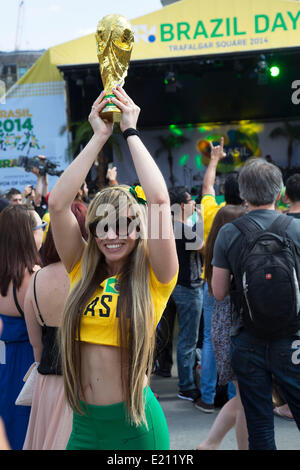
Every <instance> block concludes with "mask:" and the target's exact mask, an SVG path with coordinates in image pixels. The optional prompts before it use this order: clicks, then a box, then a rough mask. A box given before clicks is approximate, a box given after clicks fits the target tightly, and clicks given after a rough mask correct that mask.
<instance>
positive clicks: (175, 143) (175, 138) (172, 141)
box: [155, 134, 188, 187]
mask: <svg viewBox="0 0 300 470" xmlns="http://www.w3.org/2000/svg"><path fill="white" fill-rule="evenodd" d="M158 139H159V141H160V143H161V146H160V147H159V148H158V149H157V150H156V152H155V156H156V157H159V155H160V154H161V153H163V152H166V153H167V155H168V164H169V171H170V176H169V179H170V183H171V186H172V187H174V186H175V180H176V178H175V176H174V172H173V163H174V159H173V151H174V149H176V148H178V147H180V146H181V145H182V144H184V143H185V142H187V141H188V139H187V138H186V137H184V135H173V134H169V135H168V136H162V135H161V136H159V137H158Z"/></svg>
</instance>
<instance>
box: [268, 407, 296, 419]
mask: <svg viewBox="0 0 300 470" xmlns="http://www.w3.org/2000/svg"><path fill="white" fill-rule="evenodd" d="M273 413H274V415H275V416H278V417H279V418H283V419H287V420H288V421H294V418H293V417H291V416H288V415H286V414H284V413H282V412H281V411H280V407H275V408H274V410H273Z"/></svg>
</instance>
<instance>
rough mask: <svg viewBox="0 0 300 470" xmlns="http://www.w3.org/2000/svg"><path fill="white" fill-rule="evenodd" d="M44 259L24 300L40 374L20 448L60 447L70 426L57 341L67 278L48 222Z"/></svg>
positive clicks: (80, 214)
mask: <svg viewBox="0 0 300 470" xmlns="http://www.w3.org/2000/svg"><path fill="white" fill-rule="evenodd" d="M78 204H80V203H76V202H74V203H73V205H72V212H73V214H74V215H75V217H76V218H77V221H78V224H79V226H80V228H81V233H82V236H83V237H85V236H86V232H85V228H84V219H85V214H86V207H85V206H83V208H82V207H81V206H82V204H81V205H80V207H78ZM43 261H44V268H43V269H41V270H40V271H39V272H38V273H37V275H36V276H35V277H34V278H33V279H32V281H31V283H30V285H29V288H28V291H27V295H26V299H25V319H26V323H27V328H28V333H29V338H30V342H31V344H32V346H33V351H34V359H35V361H36V362H39V367H38V372H39V374H38V378H37V382H36V386H35V391H34V396H33V402H32V407H31V414H30V420H29V425H28V429H27V434H26V439H25V443H24V447H23V450H63V449H65V448H66V445H67V442H68V439H69V437H70V433H71V429H72V410H71V408H70V407H69V405H68V404H67V402H66V400H65V396H64V387H63V379H62V371H61V358H60V353H59V347H58V343H57V329H58V327H59V326H60V322H61V316H62V312H63V308H64V304H65V300H66V298H67V295H68V293H69V289H70V281H69V277H68V275H67V273H66V270H65V268H64V265H63V264H62V262H61V260H60V258H59V256H58V253H57V251H56V248H55V244H54V241H53V236H52V230H51V225H50V228H49V230H48V233H47V237H46V240H45V243H44V245H43Z"/></svg>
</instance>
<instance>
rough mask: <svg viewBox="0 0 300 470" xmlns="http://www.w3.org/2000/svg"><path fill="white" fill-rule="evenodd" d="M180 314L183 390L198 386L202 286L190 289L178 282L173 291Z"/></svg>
mask: <svg viewBox="0 0 300 470" xmlns="http://www.w3.org/2000/svg"><path fill="white" fill-rule="evenodd" d="M172 296H173V299H174V300H175V303H176V308H177V315H178V327H179V331H178V341H177V367H178V379H179V383H178V387H179V390H181V391H187V390H193V389H195V388H197V386H196V384H195V378H194V365H195V358H196V346H197V341H198V335H199V326H200V318H201V312H202V300H203V290H202V287H197V288H194V289H192V288H191V289H189V288H187V287H184V286H181V285H179V284H177V286H176V287H175V289H174V291H173V293H172Z"/></svg>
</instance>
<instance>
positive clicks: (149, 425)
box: [49, 86, 178, 450]
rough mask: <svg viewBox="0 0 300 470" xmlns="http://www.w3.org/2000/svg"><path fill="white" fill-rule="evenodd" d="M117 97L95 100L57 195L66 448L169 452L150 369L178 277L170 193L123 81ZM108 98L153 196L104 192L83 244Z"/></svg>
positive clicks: (106, 131)
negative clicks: (82, 142)
mask: <svg viewBox="0 0 300 470" xmlns="http://www.w3.org/2000/svg"><path fill="white" fill-rule="evenodd" d="M114 94H115V96H116V98H109V99H105V92H102V93H101V94H100V96H99V97H98V98H97V100H96V101H95V102H94V104H93V106H92V110H91V113H90V116H89V122H90V124H91V126H92V128H93V131H94V134H93V137H92V138H91V140H90V141H89V142H88V144H87V145H86V147H85V148H84V149H83V150H82V152H81V153H80V155H78V157H77V158H76V159H75V160H73V162H72V163H71V165H70V166H69V167H68V168H67V169H66V170H65V171H64V173H63V174H62V175H61V177H60V178H59V180H58V182H57V183H56V185H55V187H54V188H53V190H52V191H51V194H50V198H49V209H50V217H51V226H52V230H53V236H54V240H55V244H56V248H57V251H58V253H59V255H60V258H61V260H62V261H63V263H64V265H65V268H66V270H67V272H68V273H69V275H70V280H71V291H70V295H69V297H68V299H67V302H66V305H65V310H64V314H63V321H62V326H61V335H60V341H61V351H62V364H63V376H64V383H65V391H66V397H67V400H68V402H69V404H70V405H71V407H72V408H73V410H74V414H73V430H72V433H71V436H70V440H69V443H68V445H67V450H81V449H82V450H83V449H96V450H102V449H104V450H105V449H106V450H112V449H113V450H126V449H128V450H129V449H130V450H139V449H143V450H144V449H149V450H153V449H154V450H155V449H166V450H167V449H168V448H169V435H168V428H167V423H166V420H165V417H164V414H163V411H162V408H161V406H160V404H159V403H158V401H157V399H156V398H155V396H154V394H153V393H152V391H151V390H150V388H149V374H150V373H151V370H152V357H153V352H154V342H155V329H156V326H157V323H158V321H159V320H160V317H161V315H162V313H163V311H164V309H165V306H166V304H167V301H168V299H169V297H170V295H171V293H172V290H173V288H174V287H175V285H176V281H177V277H178V259H177V253H176V244H175V238H174V233H173V228H172V220H171V209H170V200H169V194H168V190H167V186H166V183H165V181H164V178H163V176H162V174H161V172H160V170H159V168H158V167H157V165H156V163H155V162H154V160H153V158H152V157H151V155H150V154H149V152H148V150H147V149H146V147H145V146H144V144H143V143H142V141H141V138H140V134H139V132H138V131H137V130H136V125H137V120H138V116H139V113H140V108H139V107H138V106H137V105H136V104H135V103H134V102H133V101H132V99H131V98H130V97H129V96H128V95H127V93H126V92H125V90H123V89H122V88H121V87H119V86H118V87H117V88H116V90H114ZM109 102H112V103H113V104H115V105H116V106H118V107H119V109H120V110H121V112H122V116H121V122H120V128H121V131H122V132H123V136H124V138H125V140H126V141H127V143H128V147H129V151H130V153H131V156H132V159H133V163H134V166H135V169H136V172H137V176H138V179H139V181H140V183H141V185H142V188H143V190H144V191H145V193H144V192H143V190H142V188H141V187H129V186H125V185H120V186H113V187H107V188H104V189H102V190H101V191H100V192H99V193H97V194H96V196H95V197H94V199H93V200H92V202H91V203H90V205H89V208H88V212H87V216H86V228H87V230H88V241H87V243H85V241H84V240H83V238H82V236H81V233H80V230H79V228H78V223H77V221H76V220H75V218H74V215H73V213H72V211H71V204H72V201H73V200H74V197H75V196H76V194H77V191H78V188H79V187H80V186H81V184H82V183H83V181H84V180H85V178H86V176H87V174H88V172H89V170H90V168H91V167H92V165H93V163H94V161H95V159H96V158H97V155H98V154H99V152H100V151H101V148H102V147H103V145H104V144H105V143H106V141H107V140H108V138H109V137H110V135H111V134H112V131H113V123H111V122H109V121H107V120H103V119H102V118H101V117H100V113H101V111H102V110H103V108H104V106H105V105H106V104H109ZM166 231H167V232H166ZM148 232H149V234H150V235H151V236H150V235H148ZM166 233H168V236H167V237H166V236H165V235H166Z"/></svg>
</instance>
